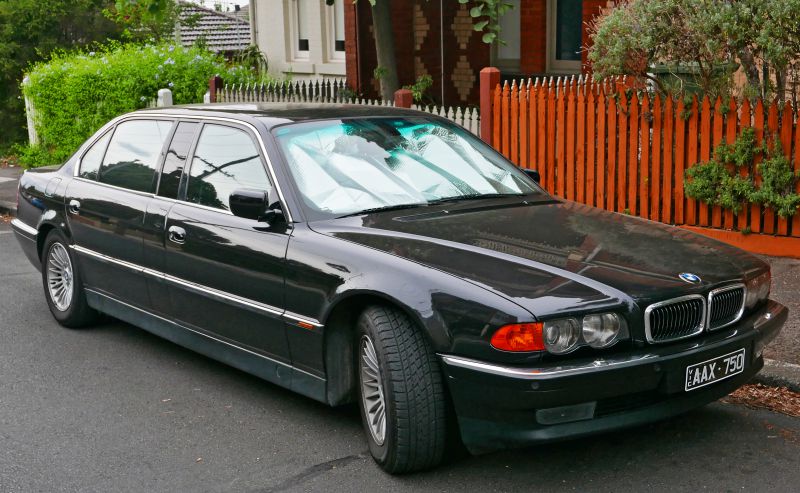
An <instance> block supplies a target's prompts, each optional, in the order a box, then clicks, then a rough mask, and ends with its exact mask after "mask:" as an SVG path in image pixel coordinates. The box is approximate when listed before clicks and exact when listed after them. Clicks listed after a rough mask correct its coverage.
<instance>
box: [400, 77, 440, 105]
mask: <svg viewBox="0 0 800 493" xmlns="http://www.w3.org/2000/svg"><path fill="white" fill-rule="evenodd" d="M432 85H433V77H431V76H430V75H428V74H425V75H421V76H419V77H417V80H416V81H415V82H414V83H413V84H411V85H408V86H403V89H408V90H410V91H411V95H412V97H413V98H414V102H415V103H421V102H422V101H423V100H424V99H425V92H426V91H427V90H428V89H430V88H431V86H432Z"/></svg>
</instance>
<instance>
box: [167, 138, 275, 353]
mask: <svg viewBox="0 0 800 493" xmlns="http://www.w3.org/2000/svg"><path fill="white" fill-rule="evenodd" d="M265 164H266V163H265V159H264V157H263V156H262V154H261V151H260V149H259V146H258V145H256V141H255V138H254V135H253V134H252V133H251V132H250V130H248V129H246V128H244V127H240V126H237V125H235V124H230V125H228V124H219V123H204V124H203V126H202V128H201V129H200V134H199V137H198V140H197V143H196V144H195V147H194V151H193V153H192V158H191V164H190V166H189V169H188V172H187V171H184V173H183V176H184V180H183V181H182V182H181V197H182V200H179V201H178V202H176V203H175V204H174V205H173V206H172V207H171V208H170V209H169V212H168V215H167V221H166V231H165V235H166V240H165V244H166V256H165V262H164V272H165V274H166V276H167V277H166V280H167V281H168V282H167V284H168V286H169V289H170V300H171V302H172V313H173V314H174V315H175V317H176V318H178V319H179V320H180V321H181V322H182V323H183V324H185V325H188V326H190V327H193V328H196V329H199V330H201V331H203V332H206V333H209V334H213V335H214V336H216V337H218V338H220V339H223V340H226V341H230V342H231V343H233V344H236V345H237V346H242V347H246V348H248V349H250V350H253V351H257V352H259V353H264V354H267V355H269V356H270V357H272V358H274V359H277V360H279V361H284V362H287V363H288V362H289V351H288V345H287V342H286V334H285V330H284V324H283V322H282V319H281V314H282V312H283V305H284V286H283V284H284V268H285V257H286V247H287V245H288V242H289V234H290V232H291V230H290V229H289V228H288V227H287V226H286V225H285V224H284V225H283V226H282V227H280V228H277V229H274V228H268V227H266V225H265V223H262V222H258V221H255V220H251V219H245V218H241V217H236V216H234V215H233V214H232V213H231V212H230V207H229V197H230V194H231V192H233V191H234V190H236V189H243V188H244V189H252V190H260V191H269V190H270V189H271V188H272V187H273V184H272V183H271V182H270V180H269V178H268V173H267V169H266V166H265Z"/></svg>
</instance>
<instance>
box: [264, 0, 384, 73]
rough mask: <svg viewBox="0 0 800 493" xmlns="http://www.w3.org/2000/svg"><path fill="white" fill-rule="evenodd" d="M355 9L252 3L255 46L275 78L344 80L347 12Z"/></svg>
mask: <svg viewBox="0 0 800 493" xmlns="http://www.w3.org/2000/svg"><path fill="white" fill-rule="evenodd" d="M361 3H365V4H367V5H369V2H368V1H366V0H365V1H364V2H361ZM352 8H353V7H352V0H335V1H334V2H333V5H327V4H326V0H251V2H250V9H249V10H250V26H251V30H252V38H253V43H254V44H256V45H258V47H259V48H260V49H261V51H262V52H263V53H264V54H265V55H266V57H267V62H268V63H269V70H270V72H271V73H273V74H274V75H277V76H283V75H291V77H292V79H293V80H297V81H300V80H309V79H313V80H316V79H321V78H327V79H344V77H345V76H346V71H345V24H344V23H345V12H346V11H347V10H351V9H352ZM370 22H371V21H370Z"/></svg>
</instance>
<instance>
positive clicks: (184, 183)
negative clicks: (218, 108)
mask: <svg viewBox="0 0 800 493" xmlns="http://www.w3.org/2000/svg"><path fill="white" fill-rule="evenodd" d="M180 121H182V120H179V122H180ZM198 123H200V127H199V128H198V129H197V133H196V134H195V137H194V142H192V146H191V147H190V148H189V153H188V154H187V156H186V165H185V166H184V167H183V173H182V174H181V182H180V185H178V198H177V199H176V200H177V201H178V202H180V203H182V204H187V205H191V206H193V207H200V208H202V209H206V210H209V211H215V212H219V213H221V214H227V215H230V216H232V215H233V212H231V211H230V210H226V209H219V208H217V207H211V206H208V205H204V204H198V203H197V202H192V201H190V200H188V198H187V196H186V194H187V192H188V189H189V176H191V171H192V167H193V165H194V155H195V151H197V146H198V144H199V143H200V137H202V135H203V129H204V128H205V127H206V126H207V125H213V126H218V127H230V128H235V129H237V130H240V131H242V132H244V133H245V134H246V135H247V136H248V137H249V138H250V142H251V143H252V144H253V147H254V148H255V149H256V152H258V158H259V161H260V162H261V167H262V168H263V169H264V175H265V176H266V178H267V183H268V184H269V186H270V188H269V190H267V193H270V194H271V193H273V192H272V191H273V190H274V191H275V193H277V187H276V184H275V183H274V182H273V181H272V175H271V173H270V168H269V165H268V164H267V159H266V157H265V156H264V152H263V150H262V149H261V146H260V145H259V142H258V140H257V139H256V138H255V135H253V132H252V131H251V130H250V129H249V128H247V127H246V126H244V125H239V124H237V123H234V122H228V121H216V120H211V121H205V120H200V121H199V122H198ZM176 128H177V125H176ZM160 176H161V175H159V178H160ZM162 198H163V197H162ZM173 200H175V199H173ZM281 203H282V204H284V201H283V200H281ZM283 207H287V206H286V205H283ZM247 220H248V221H250V220H249V219H247Z"/></svg>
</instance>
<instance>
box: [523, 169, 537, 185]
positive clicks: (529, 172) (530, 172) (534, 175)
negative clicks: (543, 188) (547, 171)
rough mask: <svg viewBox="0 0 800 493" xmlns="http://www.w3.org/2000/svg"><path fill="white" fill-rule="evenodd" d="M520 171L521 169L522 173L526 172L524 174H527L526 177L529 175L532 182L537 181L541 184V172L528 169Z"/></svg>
mask: <svg viewBox="0 0 800 493" xmlns="http://www.w3.org/2000/svg"><path fill="white" fill-rule="evenodd" d="M520 169H521V170H522V171H524V172H525V174H526V175H528V177H529V178H530V179H531V180H533V181H535V182H536V183H539V181H540V180H541V179H542V175H540V174H539V171H538V170H535V169H528V168H520Z"/></svg>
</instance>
